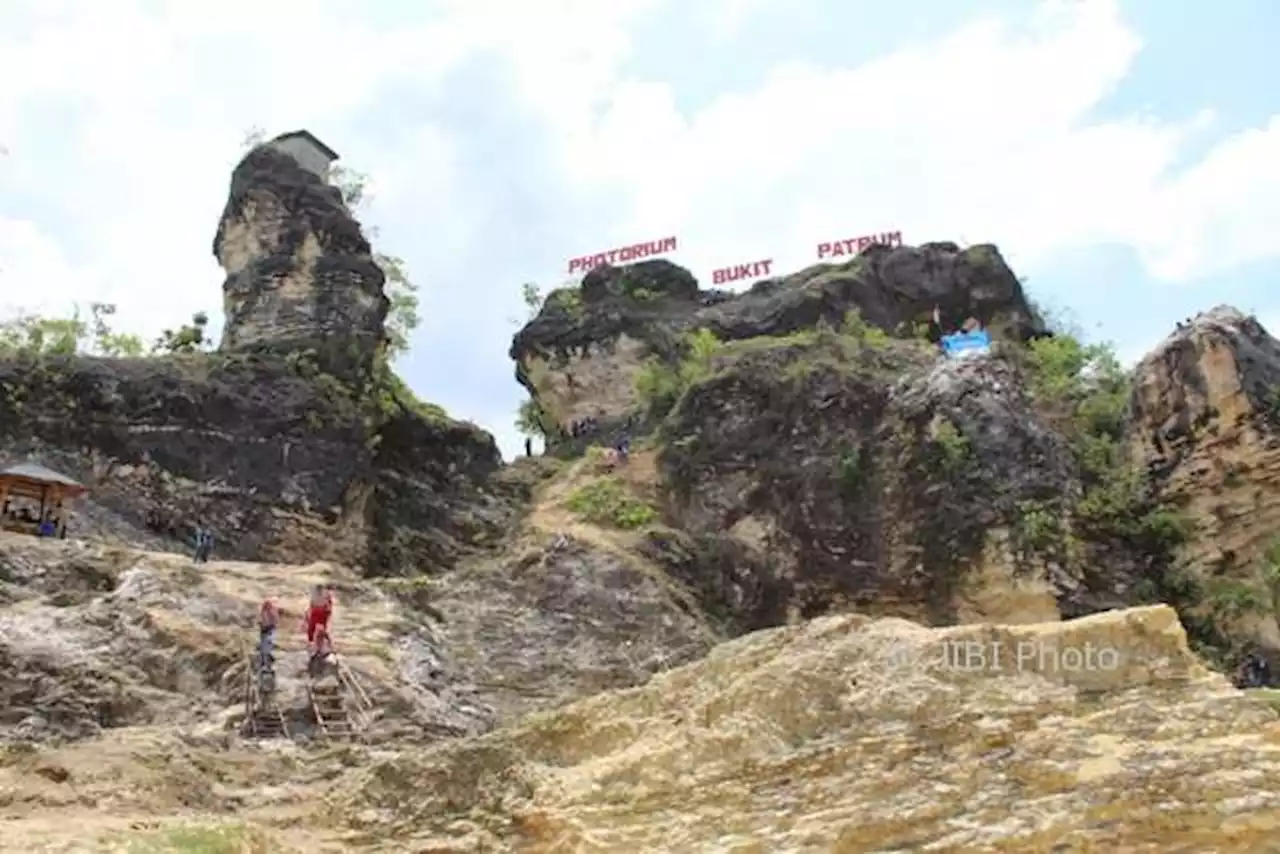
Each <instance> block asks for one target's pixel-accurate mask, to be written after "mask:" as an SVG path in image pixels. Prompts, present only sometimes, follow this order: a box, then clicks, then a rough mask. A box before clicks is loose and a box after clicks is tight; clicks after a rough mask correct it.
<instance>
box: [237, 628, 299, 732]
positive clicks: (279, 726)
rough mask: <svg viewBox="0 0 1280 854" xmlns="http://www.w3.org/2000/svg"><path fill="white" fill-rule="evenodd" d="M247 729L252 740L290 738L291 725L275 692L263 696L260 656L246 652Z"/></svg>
mask: <svg viewBox="0 0 1280 854" xmlns="http://www.w3.org/2000/svg"><path fill="white" fill-rule="evenodd" d="M244 673H245V727H246V729H247V730H248V733H249V736H250V737H251V738H289V725H288V724H287V723H285V719H284V713H283V712H282V711H281V710H280V706H279V704H277V703H276V697H275V692H272V693H270V694H268V695H267V696H265V697H264V696H263V694H262V691H261V690H259V685H258V656H257V655H254V654H251V653H249V652H248V650H247V649H246V650H245V668H244Z"/></svg>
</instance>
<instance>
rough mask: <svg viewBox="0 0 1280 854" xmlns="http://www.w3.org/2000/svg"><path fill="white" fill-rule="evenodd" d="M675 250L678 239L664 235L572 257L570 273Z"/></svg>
mask: <svg viewBox="0 0 1280 854" xmlns="http://www.w3.org/2000/svg"><path fill="white" fill-rule="evenodd" d="M674 251H676V239H675V238H674V237H664V238H662V239H661V240H650V241H649V242H648V243H637V244H636V245H635V246H623V247H621V248H618V249H610V250H609V251H608V252H597V253H596V254H594V255H583V256H582V257H581V258H571V259H570V260H569V273H570V274H573V273H586V272H588V271H589V270H594V269H595V268H596V267H603V266H604V265H605V264H614V263H622V264H629V263H631V262H632V261H639V260H641V259H643V258H652V257H653V256H655V255H663V254H665V253H667V252H674Z"/></svg>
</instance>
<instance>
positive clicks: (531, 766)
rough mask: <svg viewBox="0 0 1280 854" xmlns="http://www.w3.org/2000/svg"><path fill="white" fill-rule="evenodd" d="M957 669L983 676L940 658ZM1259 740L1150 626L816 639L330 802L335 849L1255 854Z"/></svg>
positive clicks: (1277, 816)
mask: <svg viewBox="0 0 1280 854" xmlns="http://www.w3.org/2000/svg"><path fill="white" fill-rule="evenodd" d="M957 648H960V649H967V648H976V649H977V650H981V651H983V652H984V653H985V657H986V664H985V666H980V665H978V664H977V658H976V657H975V658H974V659H973V661H974V664H973V665H968V666H959V665H957V664H955V663H954V662H951V663H949V662H948V661H947V660H946V659H944V658H943V656H942V650H944V649H957ZM997 649H998V650H1002V651H1003V655H1002V656H1000V657H999V658H998V661H997V659H996V656H995V654H994V651H995V650H997ZM1085 657H1088V658H1089V659H1090V661H1091V664H1090V666H1087V667H1086V666H1084V665H1083V664H1081V663H1080V662H1082V661H1083V660H1084V658H1085ZM1278 733H1280V722H1277V718H1276V713H1275V711H1274V710H1273V709H1271V708H1269V707H1268V705H1267V704H1266V703H1265V702H1264V701H1262V700H1259V699H1256V698H1250V697H1248V696H1246V695H1245V694H1244V693H1241V692H1238V691H1235V690H1234V689H1232V688H1231V686H1230V685H1229V684H1228V683H1227V682H1226V681H1225V680H1224V679H1222V678H1221V677H1220V676H1217V675H1213V674H1210V673H1209V672H1208V671H1207V670H1206V669H1205V668H1204V667H1203V666H1202V665H1201V664H1200V663H1199V662H1198V661H1197V660H1196V659H1195V658H1194V657H1193V656H1192V655H1191V654H1190V653H1189V652H1188V649H1187V645H1186V636H1185V633H1184V632H1183V631H1182V628H1181V626H1180V625H1179V624H1178V620H1177V617H1176V615H1175V614H1174V612H1173V611H1172V610H1171V609H1169V608H1167V607H1154V608H1143V609H1133V610H1128V611H1118V612H1111V613H1108V614H1100V615H1096V616H1093V617H1089V618H1085V619H1082V620H1076V621H1073V622H1066V623H1051V624H1042V625H1026V626H1012V627H1002V626H962V627H956V628H952V629H946V630H927V629H922V628H921V627H919V626H916V625H913V624H910V623H905V622H902V621H898V620H883V621H873V620H868V619H867V618H865V617H859V616H834V617H824V618H821V619H817V620H814V621H812V622H809V623H806V624H804V625H799V626H793V627H788V628H785V629H776V630H771V631H766V632H759V633H756V634H754V635H751V636H749V637H745V638H740V639H738V640H736V641H733V642H730V643H727V644H723V645H722V646H720V647H718V648H717V649H716V650H715V651H714V652H713V653H712V654H711V655H709V656H708V657H707V658H705V659H704V660H701V661H698V662H696V663H693V664H691V665H688V666H686V667H682V668H680V669H678V670H674V671H671V672H669V673H665V674H662V675H659V676H657V677H655V678H654V679H652V680H651V681H650V682H649V683H648V684H646V685H644V686H642V687H640V688H638V689H633V690H630V691H625V692H616V693H609V694H604V695H601V696H598V697H594V698H591V699H588V700H584V701H582V702H579V703H575V704H572V705H569V706H566V707H564V708H562V709H559V710H556V711H555V712H552V713H550V714H547V715H541V716H538V717H536V718H531V719H530V720H528V721H527V722H525V723H523V724H521V725H518V726H515V727H511V728H507V729H502V730H499V731H497V732H495V733H493V734H491V735H489V736H486V737H484V738H482V739H476V740H472V741H465V742H454V743H451V744H447V745H443V746H441V748H440V749H438V750H436V751H433V752H432V753H430V754H422V755H417V756H404V757H399V758H392V759H388V760H386V761H384V762H380V763H378V764H376V765H375V766H374V767H373V768H371V769H368V770H365V771H359V772H357V773H356V774H354V775H353V776H352V777H351V778H350V779H349V780H347V781H345V782H344V783H343V784H342V787H343V790H344V792H345V793H346V794H347V795H348V797H344V798H340V799H339V800H338V802H339V803H340V804H342V810H343V813H342V816H341V817H338V816H335V818H334V822H333V826H334V828H335V830H336V829H337V828H339V827H347V826H354V827H356V828H359V829H360V830H362V831H363V832H364V833H366V834H371V835H377V836H378V837H379V838H380V839H382V840H388V839H389V840H393V841H394V842H395V843H397V844H399V845H400V847H402V848H405V849H412V848H424V849H433V850H441V851H465V850H470V849H476V848H492V849H493V850H543V849H544V848H547V849H548V850H549V849H550V847H552V846H561V847H566V848H568V849H570V850H572V849H574V848H575V847H576V848H582V849H583V850H588V849H590V850H600V851H618V852H623V851H654V852H677V851H711V850H725V851H729V850H735V851H742V852H748V851H801V850H821V851H850V852H852V851H923V850H937V851H957V852H959V851H996V850H1001V851H1014V850H1018V851H1024V850H1025V851H1030V850H1052V849H1054V848H1055V847H1057V848H1059V849H1061V850H1070V849H1071V847H1072V846H1075V847H1076V848H1078V849H1081V850H1084V849H1087V848H1091V847H1092V848H1097V849H1098V850H1108V851H1122V850H1145V849H1146V848H1152V850H1155V849H1156V848H1159V850H1166V851H1176V850H1183V849H1185V850H1198V851H1211V850H1216V851H1249V850H1262V849H1264V848H1265V847H1266V845H1267V844H1268V841H1269V840H1270V839H1271V838H1272V835H1273V833H1274V831H1273V826H1274V823H1275V822H1276V821H1277V820H1280V799H1278V798H1277V797H1276V796H1275V795H1274V794H1273V793H1274V792H1275V791H1276V790H1277V789H1280V761H1278V757H1277V753H1276V751H1275V749H1274V748H1273V747H1272V746H1271V743H1272V742H1273V741H1274V739H1275V738H1276V736H1277V734H1278ZM1029 804H1032V805H1034V809H1030V808H1029V807H1028V805H1029ZM464 816H465V817H466V820H465V821H463V820H460V819H462V818H463V817H464Z"/></svg>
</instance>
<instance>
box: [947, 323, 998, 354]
mask: <svg viewBox="0 0 1280 854" xmlns="http://www.w3.org/2000/svg"><path fill="white" fill-rule="evenodd" d="M990 349H991V336H990V335H989V334H988V333H987V330H985V329H977V330H974V331H973V332H956V333H953V334H951V335H944V336H942V352H943V353H946V354H947V355H948V356H960V355H969V354H971V353H986V352H988V351H989V350H990Z"/></svg>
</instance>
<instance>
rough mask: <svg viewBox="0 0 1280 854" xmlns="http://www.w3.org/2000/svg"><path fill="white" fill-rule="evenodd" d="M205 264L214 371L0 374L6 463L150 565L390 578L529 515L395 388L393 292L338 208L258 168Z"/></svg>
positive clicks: (303, 184)
mask: <svg viewBox="0 0 1280 854" xmlns="http://www.w3.org/2000/svg"><path fill="white" fill-rule="evenodd" d="M214 251H215V254H216V255H217V256H218V259H219V261H220V262H221V263H222V265H223V266H224V268H225V269H226V272H227V278H226V282H225V285H224V293H225V307H226V312H227V320H226V327H225V332H224V335H223V341H222V346H221V348H220V349H219V350H218V351H217V352H216V353H210V354H205V353H194V354H184V355H176V356H171V357H152V358H144V359H101V358H88V357H80V356H71V357H62V356H33V355H30V354H22V353H19V354H16V355H12V356H10V357H0V454H3V455H4V456H6V457H25V456H35V457H37V458H39V459H42V460H44V461H45V462H47V463H49V464H51V465H53V466H54V467H55V468H60V469H62V470H65V471H67V472H68V473H70V474H72V475H74V476H76V477H77V478H79V479H80V480H81V481H83V482H84V483H86V484H87V485H88V486H89V487H90V489H91V493H90V498H89V502H90V503H91V504H92V506H93V507H94V508H105V509H106V511H108V513H109V514H110V515H111V517H112V518H114V519H115V520H117V524H116V525H115V526H114V527H115V528H117V529H118V530H119V531H120V532H121V538H122V539H124V540H126V541H129V540H130V537H131V536H132V535H133V532H139V531H146V532H150V533H151V534H152V535H156V539H155V540H152V541H151V542H152V543H153V544H154V545H156V546H158V547H164V548H173V549H183V548H185V546H184V545H183V543H184V542H186V541H189V539H190V536H191V534H192V532H193V530H194V529H195V527H196V526H197V525H198V524H203V525H204V526H205V527H207V528H209V529H211V530H212V531H213V533H214V536H215V538H216V542H217V547H216V548H217V552H218V554H221V555H226V556H231V557H238V558H242V559H256V560H279V561H313V560H334V561H338V562H340V563H343V564H346V565H349V566H354V567H361V568H362V569H363V570H364V571H365V572H367V573H369V574H373V575H398V574H411V573H417V572H432V571H436V570H440V569H444V568H448V567H449V566H452V565H453V563H455V562H456V561H457V560H458V559H459V558H460V557H461V556H462V555H463V554H464V553H466V552H467V551H468V550H470V549H474V548H484V547H487V546H488V545H490V544H492V543H493V542H494V541H496V540H497V539H498V538H499V536H500V535H501V534H502V532H504V531H505V530H506V528H507V527H508V526H509V523H510V519H511V515H512V513H513V512H514V503H515V502H516V499H518V497H519V496H518V495H516V494H515V493H512V492H511V491H510V490H507V489H505V487H504V486H503V484H502V482H501V481H499V482H497V483H494V484H490V483H489V479H490V477H491V476H492V475H494V474H496V473H497V472H498V470H499V468H500V465H501V457H500V455H499V453H498V450H497V447H496V445H495V443H494V441H493V438H492V436H490V435H489V434H487V433H485V432H484V431H482V430H480V429H479V428H477V427H475V426H474V425H469V424H464V423H460V422H455V421H452V420H451V419H448V418H446V417H443V416H441V415H439V414H438V413H433V412H427V411H424V410H423V408H422V407H419V406H416V405H415V404H414V402H413V401H404V400H400V399H398V397H397V394H396V392H395V390H394V388H393V387H391V386H390V385H389V384H388V383H387V382H386V368H385V365H383V364H382V357H381V353H382V351H383V349H384V337H385V332H384V327H383V322H384V319H385V316H386V312H387V298H386V296H385V295H384V294H383V291H382V286H383V274H382V272H381V270H380V269H379V268H378V266H377V264H375V263H374V261H373V258H372V256H371V254H370V246H369V243H368V241H367V240H366V239H365V238H364V236H363V234H362V232H361V228H360V225H359V223H358V222H357V221H356V220H355V219H354V218H353V216H352V215H351V212H350V211H349V210H347V208H346V206H345V205H344V204H343V202H342V199H341V197H340V195H339V192H338V190H337V189H335V188H333V187H330V186H327V185H326V184H325V183H324V181H323V180H322V179H321V178H320V177H319V176H318V175H317V174H315V173H313V172H311V171H309V170H307V169H304V168H302V167H301V166H300V165H299V163H298V162H297V161H295V160H294V159H293V158H292V157H290V156H289V155H287V154H285V153H282V152H280V151H277V150H275V149H274V148H272V147H270V146H266V147H260V148H257V149H254V150H253V151H251V152H250V153H249V154H247V155H246V156H245V158H244V159H243V161H242V162H241V163H240V164H239V166H237V168H236V170H235V172H234V174H233V176H232V179H231V186H230V192H229V197H228V201H227V206H226V210H225V211H224V213H223V215H222V218H221V220H220V222H219V224H218V230H217V237H216V239H215V240H214ZM95 512H96V511H90V512H88V513H82V514H81V516H82V517H93V516H94V515H95ZM102 527H107V528H110V527H112V526H110V525H105V526H101V525H94V526H88V525H86V526H81V527H79V528H77V523H76V522H75V521H73V523H72V532H73V536H75V535H77V531H78V533H79V534H84V533H88V532H89V531H90V530H92V531H93V532H94V533H101V530H100V528H102Z"/></svg>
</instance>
